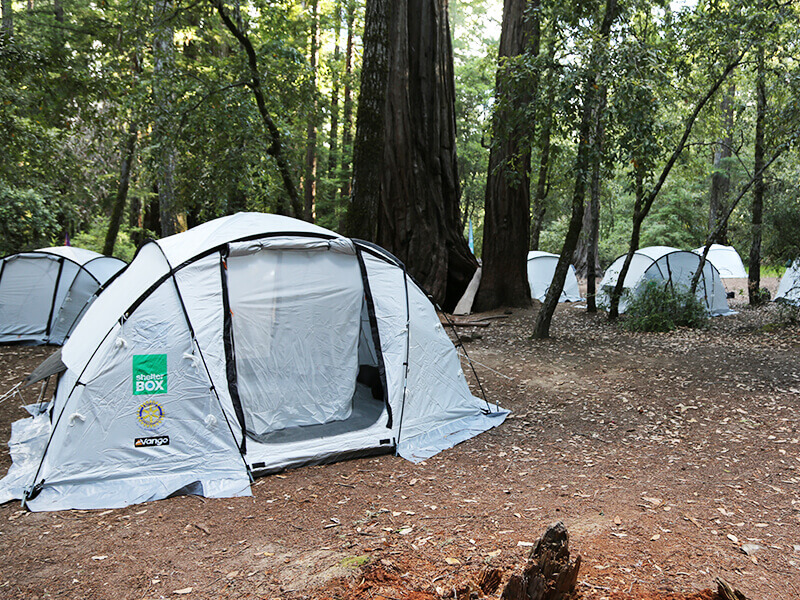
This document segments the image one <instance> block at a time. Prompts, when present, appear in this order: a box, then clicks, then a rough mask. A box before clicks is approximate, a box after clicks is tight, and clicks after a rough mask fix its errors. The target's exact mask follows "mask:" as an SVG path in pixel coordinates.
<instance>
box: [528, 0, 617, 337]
mask: <svg viewBox="0 0 800 600" xmlns="http://www.w3.org/2000/svg"><path fill="white" fill-rule="evenodd" d="M616 17H617V0H606V7H605V13H604V15H603V20H602V21H601V24H600V28H599V31H598V37H597V38H596V39H595V41H594V43H593V44H592V51H591V55H590V59H589V64H588V67H587V69H588V72H587V74H586V81H585V83H584V86H585V87H584V90H583V109H582V116H581V125H580V129H579V137H578V151H577V156H576V158H575V173H576V174H575V187H574V189H573V193H572V215H571V216H570V221H569V228H568V229H567V235H566V237H565V238H564V245H563V246H562V248H561V255H560V256H559V259H558V264H557V265H556V270H555V273H553V281H552V283H551V284H550V288H549V289H548V290H547V296H545V299H544V303H543V304H542V308H541V309H540V310H539V314H538V315H537V316H536V325H535V326H534V330H533V337H534V338H537V339H542V338H547V337H550V323H551V321H552V319H553V313H555V311H556V306H558V300H559V297H560V296H561V292H562V290H563V289H564V281H565V280H566V278H567V272H568V271H569V266H570V263H571V262H572V257H573V253H574V252H575V246H576V245H577V244H578V236H579V235H580V233H581V227H582V226H583V201H584V195H585V193H586V183H587V180H588V174H589V162H590V159H591V157H590V147H591V137H592V123H593V121H592V119H593V116H594V115H595V114H597V113H596V110H597V109H596V106H595V104H596V97H597V87H598V79H599V77H600V74H601V70H602V66H601V60H602V58H603V55H604V54H605V51H606V48H607V46H608V36H609V33H610V32H611V25H612V24H613V22H614V20H615V19H616Z"/></svg>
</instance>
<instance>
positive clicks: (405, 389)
mask: <svg viewBox="0 0 800 600" xmlns="http://www.w3.org/2000/svg"><path fill="white" fill-rule="evenodd" d="M403 285H404V286H405V292H406V360H405V362H404V363H403V401H402V403H401V404H400V423H399V424H398V427H397V443H396V445H395V454H396V455H397V452H398V448H400V436H401V434H402V433H403V414H404V413H405V411H406V396H407V395H408V363H409V357H410V355H411V302H410V300H409V298H408V273H406V266H405V265H403Z"/></svg>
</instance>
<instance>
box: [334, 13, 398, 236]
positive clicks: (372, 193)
mask: <svg viewBox="0 0 800 600" xmlns="http://www.w3.org/2000/svg"><path fill="white" fill-rule="evenodd" d="M392 4H393V3H392V2H391V1H390V0H367V7H366V13H365V15H364V58H363V65H362V68H361V93H360V95H359V100H358V113H357V115H356V140H355V144H354V145H353V190H352V196H351V200H350V206H349V208H348V211H347V222H346V226H345V231H346V232H347V235H348V236H349V237H355V238H361V239H365V240H373V241H374V240H375V239H377V237H378V228H377V226H378V204H379V203H380V198H381V178H382V175H383V166H384V160H385V159H384V140H385V138H386V131H385V124H384V121H385V117H386V114H387V113H388V107H387V103H386V95H387V86H388V82H389V61H390V55H391V39H390V33H389V28H390V22H391V15H392Z"/></svg>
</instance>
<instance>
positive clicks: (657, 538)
mask: <svg viewBox="0 0 800 600" xmlns="http://www.w3.org/2000/svg"><path fill="white" fill-rule="evenodd" d="M660 539H661V534H660V533H657V534H655V535H654V536H653V537H651V538H650V541H651V542H655V541H656V540H660Z"/></svg>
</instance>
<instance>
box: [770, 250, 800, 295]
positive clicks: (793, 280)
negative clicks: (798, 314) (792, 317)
mask: <svg viewBox="0 0 800 600" xmlns="http://www.w3.org/2000/svg"><path fill="white" fill-rule="evenodd" d="M775 302H786V303H788V304H797V305H800V258H798V259H796V260H795V261H794V262H792V264H791V265H790V266H789V267H788V268H787V269H786V272H785V273H784V274H783V277H782V278H781V283H780V285H778V291H777V292H776V293H775Z"/></svg>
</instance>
